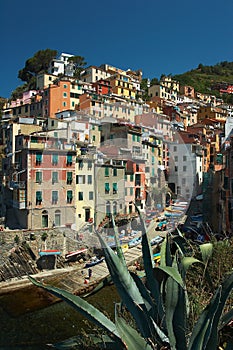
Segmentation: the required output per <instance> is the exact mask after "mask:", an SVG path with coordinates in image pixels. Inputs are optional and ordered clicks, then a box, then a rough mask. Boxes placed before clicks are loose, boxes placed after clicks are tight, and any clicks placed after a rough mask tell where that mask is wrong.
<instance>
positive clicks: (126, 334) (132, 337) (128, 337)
mask: <svg viewBox="0 0 233 350" xmlns="http://www.w3.org/2000/svg"><path fill="white" fill-rule="evenodd" d="M115 317H116V327H117V330H118V332H119V334H120V335H121V338H122V340H123V341H124V342H125V343H126V345H127V349H128V350H153V349H152V347H151V346H150V345H149V344H147V343H146V341H145V339H143V338H142V337H141V335H140V334H139V333H138V332H137V331H136V330H135V329H134V328H132V327H131V326H130V325H129V324H127V323H126V321H125V320H124V319H123V318H122V317H120V316H118V313H117V312H116V316H115Z"/></svg>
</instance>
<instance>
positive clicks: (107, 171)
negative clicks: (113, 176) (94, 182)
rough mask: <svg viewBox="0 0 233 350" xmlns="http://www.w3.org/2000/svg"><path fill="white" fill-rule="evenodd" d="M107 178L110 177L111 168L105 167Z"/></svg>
mask: <svg viewBox="0 0 233 350" xmlns="http://www.w3.org/2000/svg"><path fill="white" fill-rule="evenodd" d="M104 173H105V176H109V168H108V167H105V169H104Z"/></svg>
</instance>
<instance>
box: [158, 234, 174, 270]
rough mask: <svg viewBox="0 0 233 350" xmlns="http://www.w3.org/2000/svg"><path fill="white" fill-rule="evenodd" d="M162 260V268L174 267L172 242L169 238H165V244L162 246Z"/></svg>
mask: <svg viewBox="0 0 233 350" xmlns="http://www.w3.org/2000/svg"><path fill="white" fill-rule="evenodd" d="M160 252H161V258H160V266H172V261H173V259H172V256H171V250H170V242H169V239H168V236H166V237H165V239H164V241H163V243H162V244H161V250H160Z"/></svg>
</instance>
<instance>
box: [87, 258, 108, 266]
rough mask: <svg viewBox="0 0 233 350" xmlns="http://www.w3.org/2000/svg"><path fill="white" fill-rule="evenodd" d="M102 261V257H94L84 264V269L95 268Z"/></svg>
mask: <svg viewBox="0 0 233 350" xmlns="http://www.w3.org/2000/svg"><path fill="white" fill-rule="evenodd" d="M103 261H104V257H102V258H97V257H96V256H94V257H93V258H91V260H90V261H88V262H87V263H86V265H85V266H84V268H87V267H92V266H95V265H97V264H100V263H102V262H103Z"/></svg>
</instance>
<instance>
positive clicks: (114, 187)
mask: <svg viewBox="0 0 233 350" xmlns="http://www.w3.org/2000/svg"><path fill="white" fill-rule="evenodd" d="M112 189H113V193H117V183H116V182H114V183H113V184H112Z"/></svg>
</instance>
